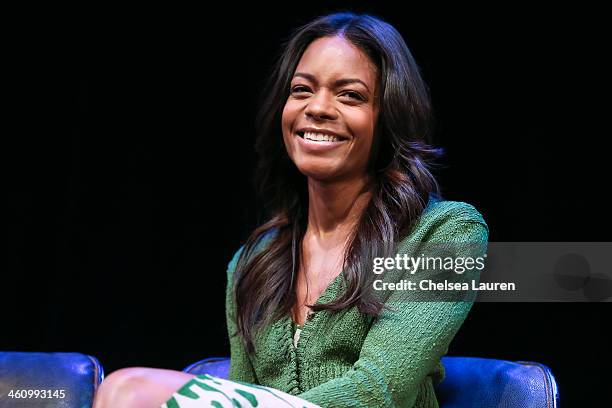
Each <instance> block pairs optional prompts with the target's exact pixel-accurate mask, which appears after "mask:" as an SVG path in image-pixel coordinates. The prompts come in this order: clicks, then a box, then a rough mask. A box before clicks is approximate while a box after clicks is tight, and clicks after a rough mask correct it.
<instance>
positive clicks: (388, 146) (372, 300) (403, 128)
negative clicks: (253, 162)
mask: <svg viewBox="0 0 612 408" xmlns="http://www.w3.org/2000/svg"><path fill="white" fill-rule="evenodd" d="M329 36H342V37H343V38H345V39H346V40H347V41H349V42H351V43H352V44H354V45H355V46H357V47H358V48H359V49H361V50H362V51H363V52H364V53H366V55H368V56H369V58H370V59H371V60H372V62H373V63H374V64H375V65H376V67H377V70H378V81H379V82H378V88H377V89H380V90H381V92H380V93H379V96H378V98H379V100H378V106H379V115H378V120H377V124H376V127H375V135H374V141H373V146H372V153H371V157H370V162H369V166H368V169H369V170H368V171H369V172H370V173H371V174H370V176H371V179H372V180H373V182H372V183H371V187H370V188H371V189H372V196H371V199H370V201H369V202H368V204H367V206H366V208H365V209H364V211H363V213H362V215H361V218H360V219H359V221H358V223H357V225H356V227H355V229H354V231H353V233H352V234H351V236H350V237H349V240H348V243H347V246H346V249H345V255H344V260H343V274H344V280H345V283H346V291H345V292H344V293H343V294H342V295H341V296H339V297H338V298H337V299H336V300H334V301H333V302H329V303H325V304H317V305H311V306H310V307H311V309H312V310H313V311H315V312H317V311H320V310H324V309H327V310H331V311H334V312H336V311H340V310H344V309H347V308H350V307H352V306H355V307H357V308H358V310H359V311H360V312H361V313H363V314H366V315H370V316H374V317H376V316H378V314H379V313H380V311H381V310H382V308H383V307H384V303H383V302H381V301H380V300H379V299H377V298H376V297H375V296H374V295H373V294H372V293H371V291H370V290H368V288H369V287H371V278H372V276H373V274H372V273H371V268H372V258H373V257H377V256H389V254H391V253H392V251H393V249H394V247H395V244H396V243H397V242H398V240H401V238H402V237H404V236H406V235H407V234H408V233H409V232H410V230H411V228H412V227H413V225H414V223H415V221H416V220H417V219H418V218H419V216H420V215H421V213H422V212H423V209H424V208H425V207H426V205H427V202H428V199H429V197H430V195H432V194H433V195H439V187H438V184H437V182H436V180H435V178H434V176H433V175H432V173H431V171H430V169H431V168H432V166H433V165H434V164H435V160H436V159H437V158H439V157H440V156H441V154H442V150H441V149H437V148H434V147H432V146H430V145H429V144H428V141H429V137H430V133H431V131H432V129H431V126H432V112H431V103H430V98H429V93H428V90H427V87H426V85H425V83H424V82H423V80H422V78H421V75H420V73H419V68H418V66H417V64H416V62H415V61H414V58H413V57H412V54H411V53H410V51H409V49H408V47H407V46H406V43H405V42H404V40H403V39H402V36H401V35H400V34H399V33H398V32H397V30H396V29H395V28H393V27H392V26H391V25H390V24H388V23H386V22H384V21H382V20H380V19H378V18H376V17H373V16H371V15H367V14H354V13H350V12H342V13H335V14H330V15H326V16H322V17H319V18H316V19H315V20H313V21H311V22H310V23H308V24H306V25H304V26H302V27H300V28H298V29H297V30H296V31H295V32H294V33H293V35H292V36H291V37H290V39H289V40H288V41H287V43H286V44H285V47H284V51H283V52H282V53H281V55H280V57H279V59H278V61H277V64H276V66H275V68H274V70H273V72H272V75H271V76H270V78H269V80H268V83H267V86H266V88H265V92H264V94H263V95H264V100H263V102H262V104H261V109H260V112H259V114H258V116H257V131H258V134H257V140H256V152H257V154H258V160H259V161H258V167H257V171H256V178H255V180H256V183H257V187H258V190H259V193H260V194H261V197H262V198H263V200H264V202H265V204H266V210H267V214H268V217H267V218H266V219H267V221H266V222H265V223H263V225H261V226H260V227H258V228H257V229H255V231H253V233H252V234H251V235H250V236H249V238H248V239H247V241H246V243H245V245H244V247H243V250H242V253H241V256H240V257H239V260H238V263H237V267H236V270H235V273H234V281H233V285H234V286H233V293H232V294H233V296H234V298H233V301H234V302H235V305H236V323H237V333H235V334H234V335H239V336H241V337H242V340H243V342H244V344H245V347H246V349H247V350H248V351H249V353H253V352H255V350H254V344H253V335H254V333H255V331H256V330H258V329H259V328H260V327H263V326H264V325H266V324H268V323H270V322H272V321H274V320H277V319H279V318H281V317H283V316H286V315H287V314H288V313H290V312H291V309H292V307H293V305H294V304H295V302H296V294H295V290H294V283H295V279H296V275H297V267H298V265H300V257H301V247H302V245H301V243H302V238H303V236H304V233H305V230H306V225H307V218H308V193H307V180H306V177H305V176H304V175H302V174H301V173H300V172H299V171H298V169H297V167H296V166H295V164H294V163H293V162H292V161H291V160H290V158H289V156H288V154H287V151H286V148H285V145H284V142H283V137H282V130H281V115H282V111H283V108H284V105H285V102H286V101H287V98H288V96H289V90H290V84H291V79H292V77H293V74H294V72H295V69H296V67H297V64H298V62H299V60H300V58H301V56H302V54H303V53H304V51H305V49H306V48H307V47H308V45H309V44H310V43H311V42H313V41H314V40H316V39H318V38H321V37H329ZM271 232H274V233H273V234H270V235H269V236H271V237H272V238H270V240H269V242H268V243H266V246H265V250H263V251H262V250H256V248H258V244H260V243H261V240H262V238H263V237H264V236H266V235H267V234H269V233H271Z"/></svg>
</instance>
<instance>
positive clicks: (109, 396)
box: [93, 367, 149, 408]
mask: <svg viewBox="0 0 612 408" xmlns="http://www.w3.org/2000/svg"><path fill="white" fill-rule="evenodd" d="M148 377H149V375H148V373H147V369H146V368H141V367H130V368H122V369H120V370H117V371H114V372H112V373H111V374H110V375H109V376H108V377H106V379H105V380H104V381H102V384H101V385H100V387H99V388H98V390H97V392H96V397H95V402H94V406H93V408H139V407H142V406H143V404H144V403H145V401H146V395H145V393H146V385H147V382H148Z"/></svg>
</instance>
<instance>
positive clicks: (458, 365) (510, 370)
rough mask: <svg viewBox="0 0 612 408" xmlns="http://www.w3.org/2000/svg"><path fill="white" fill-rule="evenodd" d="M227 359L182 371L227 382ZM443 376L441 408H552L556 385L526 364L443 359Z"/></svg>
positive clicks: (539, 368) (543, 372)
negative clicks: (218, 378) (224, 379)
mask: <svg viewBox="0 0 612 408" xmlns="http://www.w3.org/2000/svg"><path fill="white" fill-rule="evenodd" d="M229 363H230V359H229V358H227V357H212V358H207V359H205V360H202V361H198V362H197V363H194V364H192V365H190V366H189V367H187V368H186V369H185V370H184V371H185V372H189V373H191V374H210V375H214V376H217V377H221V378H227V375H228V372H229ZM442 364H443V365H444V368H445V371H446V376H445V378H444V380H443V381H442V382H441V383H440V384H438V385H437V386H436V396H437V397H438V402H439V403H440V406H441V407H445V408H467V407H473V408H478V407H483V408H484V407H487V408H491V407H508V408H514V407H516V408H540V407H541V408H555V407H557V406H558V403H559V401H558V400H559V394H558V390H557V383H556V381H555V378H554V376H553V374H552V372H551V371H550V369H549V368H548V367H546V366H545V365H543V364H539V363H534V362H528V361H517V362H511V361H504V360H494V359H487V358H476V357H444V358H442Z"/></svg>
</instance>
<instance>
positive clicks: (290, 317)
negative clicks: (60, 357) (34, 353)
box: [94, 13, 488, 408]
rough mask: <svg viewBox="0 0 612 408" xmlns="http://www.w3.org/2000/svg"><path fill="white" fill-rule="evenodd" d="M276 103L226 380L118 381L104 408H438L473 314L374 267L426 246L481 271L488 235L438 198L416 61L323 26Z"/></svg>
mask: <svg viewBox="0 0 612 408" xmlns="http://www.w3.org/2000/svg"><path fill="white" fill-rule="evenodd" d="M267 89H268V92H267V93H266V95H267V97H266V100H265V102H264V104H263V105H262V109H261V112H260V115H259V116H258V122H259V128H258V129H259V134H258V139H257V151H258V154H259V157H260V161H259V168H258V177H257V180H258V182H259V187H260V191H261V193H262V195H263V197H264V198H265V199H267V204H268V209H269V214H270V218H269V219H268V221H267V222H266V223H265V224H263V225H262V226H260V227H259V228H257V229H256V230H255V231H254V232H253V233H252V235H251V236H250V237H249V239H248V240H247V242H246V243H245V245H244V246H243V247H242V248H241V249H240V250H239V251H238V252H237V253H236V255H235V256H234V259H233V260H232V261H231V262H230V264H229V267H228V287H227V303H226V310H227V323H228V329H229V335H230V344H231V368H230V373H229V380H230V381H226V380H221V379H218V378H215V377H210V376H201V377H198V378H194V376H192V375H189V374H185V373H179V372H174V371H170V370H157V369H147V368H129V369H123V370H119V371H117V372H115V373H113V374H111V375H110V376H109V378H108V379H107V380H105V381H104V383H103V384H102V386H101V388H100V390H99V392H98V395H97V398H96V404H95V405H94V407H95V408H102V407H111V406H112V407H113V408H116V407H120V406H129V407H141V406H142V407H149V406H151V407H153V406H158V405H159V404H162V403H163V402H164V401H166V404H165V405H164V406H167V407H177V406H180V407H187V406H189V407H191V406H193V407H203V406H226V405H224V404H228V405H227V406H232V404H237V405H236V406H264V407H265V406H284V405H289V406H313V405H312V404H317V405H319V406H323V407H349V406H351V407H353V406H364V407H387V406H401V407H413V406H415V407H431V406H437V401H436V396H435V394H434V388H433V386H434V384H435V383H436V382H437V381H440V380H441V378H442V377H443V375H444V371H443V366H442V365H441V363H440V358H441V357H442V355H444V354H445V353H446V351H447V347H448V345H449V343H450V341H451V340H452V338H453V337H454V335H455V333H456V332H457V330H458V329H459V327H460V326H461V324H462V323H463V321H464V319H465V317H466V315H467V313H468V312H469V310H470V307H471V302H462V301H436V299H432V298H431V297H428V298H425V297H422V296H423V295H422V294H419V293H418V292H414V293H410V294H408V295H407V294H405V293H403V294H401V295H399V294H397V293H392V292H387V293H385V294H381V293H375V292H376V291H373V290H372V287H373V284H372V283H373V280H374V279H375V278H376V276H375V275H374V274H373V273H372V265H373V262H374V260H375V259H377V258H381V257H397V256H401V255H406V254H408V253H412V252H411V251H413V250H415V248H421V247H422V246H423V245H425V244H430V243H445V244H449V243H451V244H454V243H475V244H476V245H475V246H473V245H465V246H464V245H454V246H451V248H453V251H454V254H453V255H454V256H465V255H469V256H479V255H482V254H483V253H484V250H485V248H486V242H487V238H488V229H487V225H486V224H485V222H484V220H483V218H482V216H481V215H480V214H479V213H478V212H477V211H476V210H475V209H474V207H472V206H471V205H469V204H465V203H461V202H451V201H442V200H441V199H439V198H438V185H437V183H436V180H435V179H434V177H433V176H432V174H431V172H430V170H429V169H430V166H431V164H432V163H433V160H434V159H435V158H436V157H438V156H439V153H440V151H439V150H438V149H435V148H432V147H430V146H428V145H427V144H426V142H425V141H426V140H427V137H428V135H429V132H430V121H431V117H430V116H431V112H430V102H429V97H428V94H427V90H426V86H425V84H424V83H423V81H422V79H421V77H420V74H419V71H418V67H417V66H416V63H415V62H414V59H413V57H412V56H411V54H410V51H409V50H408V48H407V46H406V44H405V43H404V41H403V39H402V38H401V36H400V34H399V33H398V32H397V31H396V30H395V29H394V28H393V27H392V26H390V25H389V24H387V23H385V22H383V21H381V20H379V19H377V18H374V17H372V16H369V15H355V14H352V13H338V14H332V15H328V16H323V17H320V18H318V19H316V20H314V21H312V22H311V23H309V24H307V25H305V26H303V27H301V28H300V29H298V30H297V31H296V32H295V33H294V35H293V36H292V38H291V39H290V41H289V42H288V44H287V46H286V48H285V50H284V52H283V54H282V55H281V57H280V59H279V62H278V64H277V66H276V69H275V71H274V73H273V75H272V76H271V79H270V82H269V84H268V88H267ZM281 135H282V139H281V137H280V136H281ZM468 248H470V249H468ZM447 250H448V248H447ZM419 251H420V249H419ZM421 276H424V275H421ZM400 277H401V276H400ZM438 300H444V299H438ZM181 386H182V387H181ZM266 387H268V388H266ZM179 388H180V390H179V391H178V392H175V391H176V390H177V389H179ZM211 404H212V405H211Z"/></svg>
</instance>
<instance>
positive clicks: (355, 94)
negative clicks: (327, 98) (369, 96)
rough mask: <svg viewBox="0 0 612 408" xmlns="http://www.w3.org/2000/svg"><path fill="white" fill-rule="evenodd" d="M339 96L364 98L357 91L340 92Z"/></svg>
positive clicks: (363, 99) (361, 99) (359, 99)
mask: <svg viewBox="0 0 612 408" xmlns="http://www.w3.org/2000/svg"><path fill="white" fill-rule="evenodd" d="M340 96H346V97H348V98H350V99H355V100H358V101H365V98H364V97H363V96H361V94H359V93H358V92H355V91H346V92H344V93H342V94H341V95H340Z"/></svg>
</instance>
